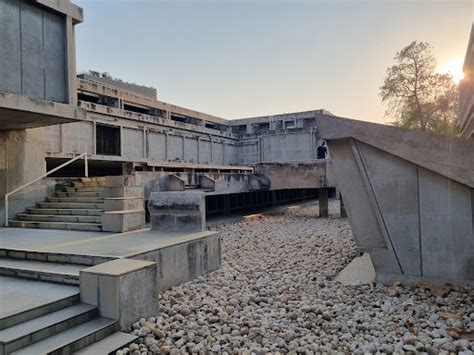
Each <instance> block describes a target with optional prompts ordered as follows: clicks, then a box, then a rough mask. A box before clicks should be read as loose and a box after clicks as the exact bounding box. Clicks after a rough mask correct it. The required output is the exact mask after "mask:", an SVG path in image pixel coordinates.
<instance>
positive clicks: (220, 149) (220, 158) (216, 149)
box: [212, 142, 224, 164]
mask: <svg viewBox="0 0 474 355" xmlns="http://www.w3.org/2000/svg"><path fill="white" fill-rule="evenodd" d="M212 162H213V163H214V164H224V145H223V144H222V143H220V142H212Z"/></svg>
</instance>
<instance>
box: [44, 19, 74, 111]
mask: <svg viewBox="0 0 474 355" xmlns="http://www.w3.org/2000/svg"><path fill="white" fill-rule="evenodd" d="M43 17H44V18H43V24H44V56H45V95H46V97H45V99H46V100H49V101H56V102H67V101H68V100H67V97H68V89H67V79H66V75H67V67H66V64H67V63H66V58H67V56H66V31H65V28H66V22H65V21H66V18H65V17H64V16H61V15H58V14H54V13H52V12H48V11H44V16H43Z"/></svg>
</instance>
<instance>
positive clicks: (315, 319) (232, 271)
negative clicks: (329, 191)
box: [117, 202, 474, 354]
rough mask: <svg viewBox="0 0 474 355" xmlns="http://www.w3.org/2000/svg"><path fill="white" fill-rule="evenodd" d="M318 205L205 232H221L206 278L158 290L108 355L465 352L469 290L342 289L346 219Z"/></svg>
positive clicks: (348, 237) (349, 255)
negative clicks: (148, 310)
mask: <svg viewBox="0 0 474 355" xmlns="http://www.w3.org/2000/svg"><path fill="white" fill-rule="evenodd" d="M317 213H318V207H317V205H314V206H303V207H301V208H289V209H288V210H287V211H286V212H279V213H278V212H277V213H274V214H270V215H268V214H266V215H254V216H252V217H250V218H245V219H243V220H242V221H239V222H237V223H228V224H221V225H216V226H213V227H211V228H212V229H213V230H217V231H220V233H221V236H222V248H223V265H222V268H221V269H220V270H218V271H216V272H213V273H211V274H208V275H206V276H203V277H200V278H198V279H196V280H194V281H191V282H188V283H185V284H183V285H181V286H179V287H176V288H173V289H171V290H168V291H166V292H164V294H163V295H162V296H161V300H160V304H161V309H160V313H159V314H158V315H156V317H151V318H149V319H144V318H142V319H140V321H138V322H137V323H134V324H133V325H132V327H131V331H132V332H133V333H134V334H138V335H140V336H141V338H140V341H139V342H136V343H133V344H130V345H129V347H128V348H126V349H123V350H120V351H119V352H117V354H126V353H130V354H147V353H175V354H178V353H191V352H194V353H198V352H210V351H212V352H215V353H229V354H232V353H251V352H253V353H263V352H272V353H276V352H280V353H288V352H290V353H313V352H314V353H316V352H336V351H339V352H345V353H348V352H359V353H361V352H370V353H375V352H385V353H391V352H399V353H402V352H427V353H430V354H431V353H438V352H444V353H447V352H462V351H463V352H464V353H465V354H472V351H474V290H471V291H467V290H463V289H459V288H455V287H451V288H445V289H438V288H430V287H428V286H426V285H425V286H424V287H416V288H408V287H402V286H399V285H394V286H393V287H385V286H382V285H378V284H374V283H365V284H364V283H363V284H356V285H352V286H351V285H344V284H342V283H340V282H339V281H336V280H335V279H336V276H337V275H338V273H339V272H340V271H341V270H342V269H343V268H344V267H345V266H346V265H347V264H348V263H350V262H351V260H353V258H354V256H355V245H354V242H353V240H352V233H351V228H350V225H349V222H348V220H347V219H340V218H338V217H337V215H338V211H337V205H336V202H332V203H331V204H330V217H329V218H326V219H323V218H317V217H316V216H317Z"/></svg>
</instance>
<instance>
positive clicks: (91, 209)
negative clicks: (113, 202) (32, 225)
mask: <svg viewBox="0 0 474 355" xmlns="http://www.w3.org/2000/svg"><path fill="white" fill-rule="evenodd" d="M73 210H75V211H77V210H81V211H84V210H87V211H89V212H92V213H100V212H103V211H104V210H102V209H99V208H35V207H32V208H28V211H34V212H40V211H41V212H45V214H48V213H50V214H51V215H55V216H56V215H60V214H61V213H53V212H56V211H58V212H71V211H73ZM35 214H42V213H35ZM65 215H66V216H72V214H69V213H67V214H66V213H65ZM75 216H89V214H77V215H75ZM90 216H93V215H90Z"/></svg>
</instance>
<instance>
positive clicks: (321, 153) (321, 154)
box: [317, 141, 328, 159]
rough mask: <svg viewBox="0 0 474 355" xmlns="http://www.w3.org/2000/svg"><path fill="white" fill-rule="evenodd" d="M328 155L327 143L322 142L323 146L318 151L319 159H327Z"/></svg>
mask: <svg viewBox="0 0 474 355" xmlns="http://www.w3.org/2000/svg"><path fill="white" fill-rule="evenodd" d="M327 154H328V149H327V148H326V142H324V141H323V142H322V143H321V145H320V146H319V147H318V151H317V159H326V156H327Z"/></svg>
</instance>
